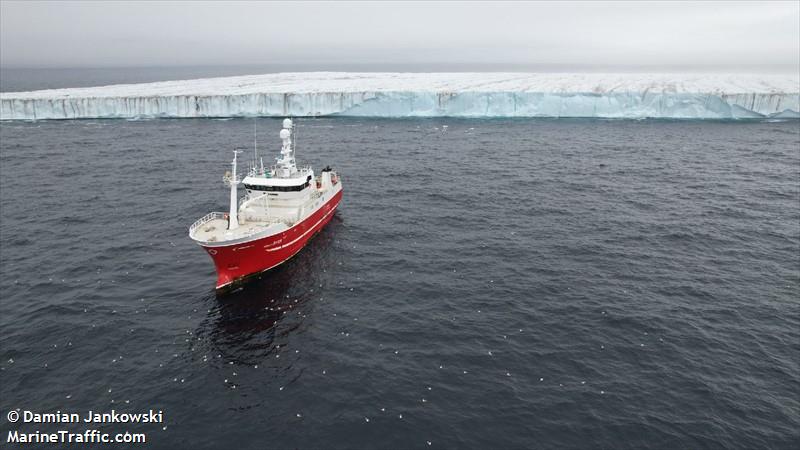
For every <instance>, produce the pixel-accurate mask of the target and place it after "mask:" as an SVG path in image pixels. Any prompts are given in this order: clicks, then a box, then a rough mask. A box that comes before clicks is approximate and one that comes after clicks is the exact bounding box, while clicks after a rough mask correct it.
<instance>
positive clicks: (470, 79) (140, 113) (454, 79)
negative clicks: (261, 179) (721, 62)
mask: <svg viewBox="0 0 800 450" xmlns="http://www.w3.org/2000/svg"><path fill="white" fill-rule="evenodd" d="M328 115H344V116H370V117H437V116H450V117H603V118H646V117H647V118H702V119H712V118H714V119H717V118H748V117H800V79H799V78H798V77H797V76H791V75H752V74H746V75H736V74H732V75H720V74H691V75H685V74H684V75H681V74H601V73H592V74H576V73H539V74H532V73H529V74H526V73H340V72H333V73H331V72H309V73H277V74H266V75H251V76H239V77H225V78H209V79H200V80H185V81H165V82H158V83H142V84H127V85H114V86H101V87H91V88H73V89H52V90H42V91H32V92H4V93H0V119H2V120H36V119H83V118H146V117H154V118H155V117H237V116H328Z"/></svg>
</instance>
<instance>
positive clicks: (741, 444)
mask: <svg viewBox="0 0 800 450" xmlns="http://www.w3.org/2000/svg"><path fill="white" fill-rule="evenodd" d="M253 122H254V120H252V119H249V120H248V119H235V120H211V119H209V120H190V119H179V120H144V121H124V120H82V121H42V122H2V123H0V143H1V145H0V262H1V263H2V264H0V330H2V332H1V333H0V413H1V414H0V436H2V439H3V441H5V440H6V437H7V435H8V432H9V431H10V430H20V431H25V432H34V431H36V430H39V431H41V432H45V431H48V432H53V431H55V430H59V429H67V430H71V431H76V432H81V431H83V430H84V429H87V428H97V429H100V430H103V431H106V432H113V433H117V432H124V431H128V432H132V433H133V432H143V433H146V434H147V440H148V444H147V448H164V449H170V448H194V449H206V448H242V449H263V448H276V449H287V448H301V449H317V448H331V449H339V448H342V449H344V448H394V449H413V448H419V449H423V448H448V449H452V448H459V449H484V448H491V449H523V448H635V449H640V448H693V449H704V448H743V449H744V448H747V449H751V448H786V449H789V448H797V446H798V443H800V122H798V121H797V120H789V121H770V120H764V121H736V122H732V121H663V120H662V121H658V120H642V121H628V120H565V119H552V120H550V119H541V120H527V119H526V120H455V119H424V120H423V119H405V120H369V119H351V118H349V119H345V118H335V119H334V118H323V119H301V120H298V126H299V135H298V155H297V157H298V160H299V161H300V162H305V163H310V164H312V165H313V166H314V167H315V168H316V169H317V170H320V169H321V168H322V167H324V166H325V165H328V164H330V165H331V166H333V167H334V168H335V169H337V170H338V171H339V172H340V173H341V174H342V176H343V186H344V189H345V192H344V199H343V203H342V205H341V207H340V209H339V211H338V212H337V214H336V216H335V217H334V219H333V220H332V221H331V223H330V224H329V225H328V226H327V228H326V229H325V230H324V231H323V232H322V233H321V234H319V235H318V236H317V237H315V238H314V239H313V240H312V241H311V242H310V243H309V245H308V246H307V247H306V248H305V249H304V250H303V251H302V252H300V253H299V254H298V255H297V256H296V257H294V258H293V259H291V260H290V261H289V262H287V263H286V264H284V265H283V266H281V267H279V268H278V269H276V270H274V271H272V272H268V273H266V274H264V275H262V276H261V277H260V279H258V280H256V281H254V282H252V283H249V284H247V285H245V286H244V287H243V288H242V289H241V290H239V291H237V292H234V293H232V294H230V295H227V296H223V297H218V296H216V295H215V292H214V289H213V288H214V280H215V275H214V269H213V265H212V262H211V260H210V258H209V257H208V256H207V255H206V254H205V252H204V251H202V250H201V249H200V248H199V247H198V246H196V245H195V244H194V243H193V242H192V241H191V240H190V239H189V238H188V236H187V228H188V226H189V225H190V224H191V223H192V222H194V221H195V220H196V219H197V218H199V217H201V216H203V215H204V214H206V213H207V212H209V211H222V210H225V209H226V205H227V203H226V202H227V195H228V191H227V190H226V188H225V186H224V185H223V183H222V175H223V173H224V172H225V170H227V169H228V168H229V161H230V158H231V150H232V149H233V147H236V146H245V147H249V148H252V142H253ZM257 126H258V130H259V135H258V142H259V149H260V151H261V152H262V154H265V155H267V156H269V157H273V156H277V152H278V150H279V140H278V138H277V134H278V130H279V128H280V120H273V119H258V120H257ZM244 156H247V153H245V155H244ZM16 408H20V409H21V410H30V411H36V412H54V411H56V410H60V411H62V412H78V413H81V414H84V413H85V412H86V411H88V410H92V411H95V412H109V411H110V410H111V409H115V410H116V411H122V412H140V411H147V410H149V409H155V410H162V411H163V417H164V423H163V424H111V425H100V426H96V425H85V424H67V425H64V424H21V425H20V424H19V423H17V424H12V423H10V422H8V421H7V420H6V413H7V411H10V410H12V409H16ZM105 447H106V448H107V447H108V446H105ZM138 447H139V448H141V446H138Z"/></svg>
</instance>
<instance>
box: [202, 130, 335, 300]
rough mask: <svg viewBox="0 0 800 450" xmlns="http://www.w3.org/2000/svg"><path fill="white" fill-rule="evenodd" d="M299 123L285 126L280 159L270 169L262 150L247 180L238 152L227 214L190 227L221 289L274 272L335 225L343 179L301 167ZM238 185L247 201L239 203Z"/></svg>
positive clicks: (228, 178)
mask: <svg viewBox="0 0 800 450" xmlns="http://www.w3.org/2000/svg"><path fill="white" fill-rule="evenodd" d="M293 133H294V124H293V123H292V120H291V119H285V120H284V121H283V128H282V129H281V131H280V138H281V141H282V146H281V151H280V157H278V158H276V163H275V164H274V165H273V166H271V167H269V168H265V167H264V163H263V159H261V160H260V162H261V163H260V165H259V164H258V161H257V160H258V154H257V146H256V145H255V144H254V160H253V162H252V164H251V166H250V169H249V172H248V174H247V176H246V177H245V178H244V179H243V180H241V179H240V176H239V175H238V173H237V164H238V157H239V154H241V153H242V152H241V150H234V151H233V161H232V162H231V170H230V172H229V173H226V174H225V176H224V177H223V181H224V182H225V183H226V184H227V185H228V186H229V187H230V208H229V210H228V212H211V213H208V214H206V215H205V216H203V217H201V218H200V219H199V220H197V221H196V222H195V223H193V224H192V226H191V227H189V237H190V238H192V239H193V240H194V241H195V242H197V243H198V244H199V245H200V246H201V247H203V249H205V251H206V252H207V253H208V254H209V255H210V256H211V259H212V260H213V261H214V266H215V267H216V270H217V284H216V286H217V289H225V288H227V287H230V286H232V285H234V284H237V282H239V281H241V280H243V279H245V278H246V277H248V276H250V275H254V274H257V273H260V272H264V271H267V270H270V269H272V268H274V267H277V266H278V265H280V264H282V263H284V262H286V261H287V260H288V259H289V258H291V257H292V256H294V255H295V254H297V252H299V251H300V250H302V249H303V247H304V246H305V245H306V244H307V243H308V241H309V239H311V237H313V236H314V235H315V234H316V233H318V232H319V231H320V230H322V228H323V227H324V226H325V225H326V224H327V223H328V222H329V221H330V220H331V218H332V217H333V215H334V213H335V212H336V208H337V207H338V206H339V202H340V201H341V199H342V180H341V178H340V177H339V175H338V174H337V173H336V172H335V171H333V170H332V169H331V168H330V166H328V167H326V168H324V169H322V172H321V173H320V174H319V175H317V176H315V175H314V171H313V170H312V169H311V167H308V166H306V167H300V168H298V167H297V163H296V161H295V146H294V141H295V139H294V136H293ZM239 185H243V187H244V196H243V198H242V199H241V201H240V200H239V198H238V197H239Z"/></svg>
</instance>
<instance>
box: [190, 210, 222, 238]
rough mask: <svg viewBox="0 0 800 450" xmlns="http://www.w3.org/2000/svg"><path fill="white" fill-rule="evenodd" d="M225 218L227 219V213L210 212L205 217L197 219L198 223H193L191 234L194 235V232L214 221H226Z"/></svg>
mask: <svg viewBox="0 0 800 450" xmlns="http://www.w3.org/2000/svg"><path fill="white" fill-rule="evenodd" d="M224 218H225V213H223V212H210V213H208V214H206V215H205V216H203V217H201V218H199V219H197V221H196V222H195V223H193V224H192V226H190V227H189V234H190V235H191V234H192V233H194V230H196V229H198V228H200V227H201V226H203V225H204V224H206V223H208V222H211V221H212V220H214V219H224Z"/></svg>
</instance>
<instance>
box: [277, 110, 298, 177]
mask: <svg viewBox="0 0 800 450" xmlns="http://www.w3.org/2000/svg"><path fill="white" fill-rule="evenodd" d="M280 137H281V141H283V145H282V146H281V155H282V157H281V158H278V167H279V168H280V170H281V172H282V175H283V176H284V177H290V176H291V175H292V174H294V173H295V172H297V165H296V164H295V161H294V154H293V153H294V148H293V146H292V121H291V119H284V121H283V129H282V130H281V132H280Z"/></svg>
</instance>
